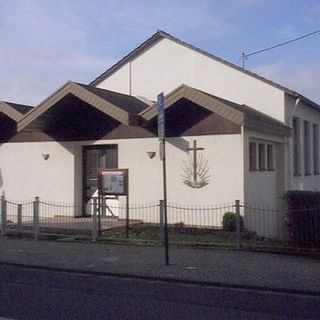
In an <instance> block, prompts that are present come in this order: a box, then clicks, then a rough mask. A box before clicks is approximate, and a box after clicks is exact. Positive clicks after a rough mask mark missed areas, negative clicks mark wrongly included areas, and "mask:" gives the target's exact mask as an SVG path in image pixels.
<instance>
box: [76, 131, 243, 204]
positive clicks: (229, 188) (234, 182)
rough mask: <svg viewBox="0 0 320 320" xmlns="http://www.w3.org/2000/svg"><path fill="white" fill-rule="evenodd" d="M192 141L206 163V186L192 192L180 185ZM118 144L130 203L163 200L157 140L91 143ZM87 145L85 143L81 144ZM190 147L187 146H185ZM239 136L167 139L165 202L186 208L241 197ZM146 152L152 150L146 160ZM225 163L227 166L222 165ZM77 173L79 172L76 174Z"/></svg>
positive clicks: (120, 166)
mask: <svg viewBox="0 0 320 320" xmlns="http://www.w3.org/2000/svg"><path fill="white" fill-rule="evenodd" d="M193 140H197V145H198V146H199V147H203V148H204V151H200V152H199V154H202V155H203V157H204V158H205V159H206V160H208V167H210V169H209V175H210V179H209V181H210V183H209V184H208V185H207V186H205V187H203V188H200V189H193V188H190V187H188V186H186V185H185V184H184V183H183V178H182V175H183V164H184V161H187V160H188V152H187V151H185V148H187V147H189V146H192V142H193ZM106 143H108V144H118V151H119V168H128V169H129V190H130V202H131V203H133V204H145V203H154V202H156V203H157V202H158V201H159V200H160V199H162V197H163V189H162V188H163V184H162V161H161V160H160V158H159V140H158V139H157V138H146V139H123V140H109V141H99V142H95V143H94V144H106ZM82 144H83V145H84V144H89V143H82ZM189 144H190V145H189ZM241 145H242V136H241V135H214V136H198V137H181V138H169V139H168V141H167V143H166V154H167V184H168V201H170V202H174V203H178V204H186V205H193V204H195V205H207V204H220V203H224V202H230V201H231V202H232V201H234V200H235V199H242V198H243V179H242V177H243V169H242V168H243V161H242V158H243V157H242V147H241ZM148 151H155V152H156V156H155V157H154V158H153V159H150V158H149V157H148V155H147V152H148ZM226 164H227V165H226ZM78 174H79V172H78Z"/></svg>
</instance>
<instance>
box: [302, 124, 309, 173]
mask: <svg viewBox="0 0 320 320" xmlns="http://www.w3.org/2000/svg"><path fill="white" fill-rule="evenodd" d="M303 151H304V152H303V153H304V174H305V175H309V174H311V165H310V160H311V159H310V124H309V122H308V121H303Z"/></svg>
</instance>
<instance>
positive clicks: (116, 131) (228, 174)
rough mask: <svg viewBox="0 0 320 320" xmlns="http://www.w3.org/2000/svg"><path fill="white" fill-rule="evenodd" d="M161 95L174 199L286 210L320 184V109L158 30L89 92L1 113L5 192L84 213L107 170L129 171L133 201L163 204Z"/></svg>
mask: <svg viewBox="0 0 320 320" xmlns="http://www.w3.org/2000/svg"><path fill="white" fill-rule="evenodd" d="M162 91H163V92H164V94H165V108H166V134H167V136H168V139H167V141H168V143H167V175H168V201H170V202H174V203H179V204H189V205H190V204H193V205H207V204H215V203H216V204H220V203H224V202H232V201H234V200H235V199H239V200H240V201H242V202H245V203H250V204H255V205H261V206H270V207H274V208H280V207H281V206H282V196H283V194H284V192H285V191H286V190H290V189H299V190H318V189H319V188H320V175H319V173H320V167H319V166H320V163H319V161H320V160H319V126H320V113H319V110H320V109H319V106H318V105H317V104H316V103H314V102H312V101H311V100H309V99H307V98H305V97H304V96H302V95H300V94H298V93H297V92H294V91H292V90H290V89H287V88H285V87H283V86H280V85H278V84H276V83H274V82H271V81H269V80H267V79H265V78H262V77H260V76H258V75H256V74H253V73H251V72H249V71H247V70H244V69H242V68H240V67H238V66H235V65H233V64H231V63H229V62H226V61H224V60H222V59H220V58H217V57H215V56H213V55H211V54H209V53H207V52H204V51H202V50H200V49H197V48H195V47H193V46H191V45H189V44H186V43H184V42H182V41H181V40H179V39H176V38H174V37H172V36H171V35H169V34H167V33H165V32H163V31H158V32H157V33H155V34H154V35H153V36H152V37H151V38H149V39H148V40H147V41H146V42H144V43H143V44H141V45H140V46H139V47H138V48H136V49H135V50H134V51H132V52H131V53H129V54H128V55H127V56H126V57H124V58H123V59H122V60H120V61H119V62H118V63H116V64H115V65H114V66H112V67H111V68H110V69H108V70H107V71H106V72H104V73H103V74H102V75H100V76H99V77H97V78H96V79H95V80H94V81H93V82H92V83H91V84H90V85H83V84H78V83H75V82H68V83H66V84H65V85H64V86H62V87H61V88H60V89H58V90H57V91H56V92H54V93H53V94H52V95H51V96H49V97H48V98H47V99H46V100H45V101H44V102H42V103H40V104H39V105H37V106H36V107H35V108H33V109H32V110H31V111H29V112H28V113H26V114H25V115H21V114H20V113H24V112H22V110H20V111H19V110H17V108H16V107H15V105H13V104H10V105H8V104H5V103H2V104H1V105H0V125H1V133H0V138H1V141H2V145H0V192H5V194H6V196H7V197H8V198H11V199H18V200H28V199H31V198H33V197H34V196H35V195H37V196H40V197H41V198H43V199H47V200H52V201H59V202H72V203H75V204H77V205H78V206H79V208H81V205H82V203H84V202H87V201H89V199H90V198H91V197H92V195H95V194H96V187H97V180H96V178H97V169H98V168H100V167H107V168H108V167H109V168H114V167H118V168H128V169H129V180H130V184H129V193H130V202H131V203H150V202H157V201H158V200H159V199H161V198H162V163H161V161H160V159H159V151H158V150H159V140H158V138H157V119H156V118H157V113H156V104H155V102H154V101H156V99H157V95H158V94H159V93H160V92H162ZM14 110H15V111H16V112H15V111H14ZM23 110H24V111H26V110H27V109H23ZM19 112H20V113H19ZM3 128H4V129H3ZM195 149H196V150H195ZM154 153H155V155H156V156H155V157H152V155H154ZM195 164H196V172H195V171H194V168H195ZM120 201H121V199H120ZM75 214H76V215H81V214H83V211H81V210H80V209H79V210H78V211H76V212H75Z"/></svg>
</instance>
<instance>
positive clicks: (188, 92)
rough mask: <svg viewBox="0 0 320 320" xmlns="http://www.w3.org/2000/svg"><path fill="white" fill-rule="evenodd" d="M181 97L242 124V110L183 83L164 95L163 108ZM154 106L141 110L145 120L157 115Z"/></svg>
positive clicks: (168, 106)
mask: <svg viewBox="0 0 320 320" xmlns="http://www.w3.org/2000/svg"><path fill="white" fill-rule="evenodd" d="M183 98H185V99H187V100H189V101H191V102H193V103H195V104H197V105H199V106H201V107H203V108H206V109H207V110H209V111H211V112H214V113H216V114H218V115H220V116H222V117H223V118H225V119H227V120H229V121H231V122H233V123H235V124H238V125H243V121H244V117H243V113H242V112H240V111H237V110H235V109H234V108H232V107H230V106H228V105H227V104H226V103H223V102H222V101H219V100H217V99H215V98H214V97H212V96H209V95H207V94H205V93H204V92H202V91H199V90H196V89H194V88H192V87H189V86H187V85H185V84H182V85H181V86H179V87H178V88H176V89H175V90H173V91H171V92H170V93H169V94H167V95H166V96H165V98H164V108H165V109H167V108H170V107H171V106H172V105H173V104H174V103H175V102H177V101H178V100H180V99H183ZM156 106H157V105H156V103H155V104H153V105H152V106H150V107H149V108H148V109H146V110H144V111H142V112H141V113H140V116H141V117H142V118H143V119H144V120H146V121H150V120H151V119H153V118H155V117H156V116H157V107H156Z"/></svg>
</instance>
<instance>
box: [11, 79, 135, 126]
mask: <svg viewBox="0 0 320 320" xmlns="http://www.w3.org/2000/svg"><path fill="white" fill-rule="evenodd" d="M67 94H72V95H74V96H75V97H77V98H79V99H81V100H82V101H84V102H86V103H88V104H90V105H91V106H93V107H94V108H96V109H97V110H99V111H101V112H103V113H105V114H106V115H108V116H110V117H112V118H113V119H115V120H117V121H119V122H121V123H123V124H129V113H128V112H126V111H124V110H122V109H120V108H118V107H117V106H115V105H113V104H112V103H110V102H108V101H107V100H104V99H102V98H100V97H99V96H97V95H95V94H94V93H92V92H90V91H89V90H87V89H85V88H84V87H82V86H80V85H78V84H77V83H75V82H72V81H68V82H66V83H65V84H64V85H63V86H62V87H60V88H59V89H58V90H56V91H55V92H54V93H53V94H51V95H50V96H49V97H48V98H46V99H45V100H43V101H42V102H41V103H40V104H38V105H37V106H36V107H35V108H34V109H33V110H31V111H29V112H28V113H27V114H26V116H25V117H23V118H22V119H21V120H20V121H19V122H18V125H17V129H18V132H19V131H21V130H23V129H24V128H26V127H27V126H28V125H29V124H30V123H31V122H33V121H34V120H36V119H37V118H38V117H39V116H41V115H42V114H43V113H44V112H46V111H47V110H49V109H50V108H51V107H52V106H53V105H55V104H56V103H57V102H58V101H59V100H61V99H62V98H63V97H65V96H66V95H67Z"/></svg>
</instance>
